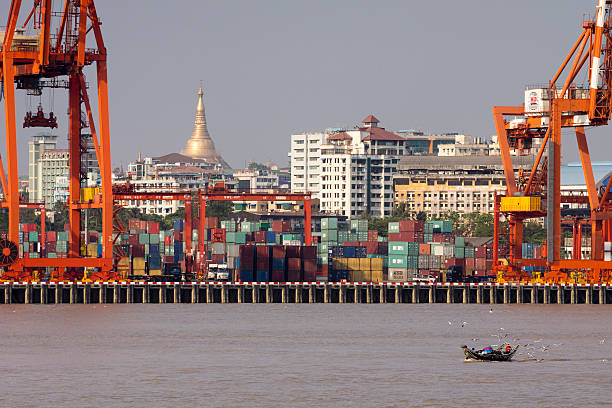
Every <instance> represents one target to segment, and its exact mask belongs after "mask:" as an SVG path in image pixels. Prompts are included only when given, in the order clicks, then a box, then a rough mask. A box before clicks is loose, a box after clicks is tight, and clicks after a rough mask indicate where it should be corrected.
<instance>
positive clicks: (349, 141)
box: [319, 115, 406, 217]
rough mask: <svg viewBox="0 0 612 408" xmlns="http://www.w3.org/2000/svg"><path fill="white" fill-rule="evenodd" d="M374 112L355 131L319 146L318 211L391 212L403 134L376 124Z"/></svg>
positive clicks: (389, 213) (374, 214)
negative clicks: (394, 177) (400, 134)
mask: <svg viewBox="0 0 612 408" xmlns="http://www.w3.org/2000/svg"><path fill="white" fill-rule="evenodd" d="M378 124H379V121H378V119H376V118H375V117H374V116H373V115H370V116H368V117H367V118H365V119H364V120H363V126H362V127H359V128H357V129H356V130H347V131H345V132H340V133H336V134H334V135H332V136H329V137H328V138H327V144H325V145H322V146H321V188H320V194H319V195H320V202H321V211H323V212H327V213H332V214H337V215H344V216H347V217H355V216H359V215H361V214H363V213H369V214H371V215H373V216H375V217H383V216H388V215H391V211H392V210H393V175H394V174H395V173H396V171H397V163H398V161H399V157H400V156H403V155H404V154H405V152H406V151H405V144H404V143H405V140H404V138H403V137H401V136H399V135H397V134H395V133H392V132H389V131H387V130H385V129H384V128H382V127H379V126H378Z"/></svg>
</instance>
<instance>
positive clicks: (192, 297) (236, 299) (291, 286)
mask: <svg viewBox="0 0 612 408" xmlns="http://www.w3.org/2000/svg"><path fill="white" fill-rule="evenodd" d="M405 290H409V291H410V292H409V294H410V295H411V299H410V301H411V303H414V304H418V303H419V302H420V301H421V300H423V301H424V302H425V303H436V302H437V301H440V300H442V301H445V302H446V303H447V304H452V303H454V302H455V295H454V292H455V291H457V290H459V291H460V293H461V295H462V303H464V304H469V303H471V302H473V301H476V303H478V304H484V303H487V294H489V299H488V303H489V304H494V303H496V302H497V299H498V296H499V295H500V291H502V292H501V294H503V303H504V304H508V303H510V302H511V299H512V303H518V304H521V303H530V304H550V303H552V302H556V303H558V304H563V303H565V299H564V298H565V293H566V291H569V295H570V296H569V302H570V303H571V304H579V303H580V304H593V303H598V304H602V305H603V304H606V301H607V291H608V290H609V289H608V286H607V285H595V286H590V285H529V284H505V285H503V287H500V286H498V285H496V284H486V283H485V284H479V285H474V284H460V285H452V284H423V285H421V284H410V285H405V284H401V283H400V284H398V283H367V284H360V283H352V282H351V283H335V282H334V283H331V282H330V283H325V284H321V283H318V284H312V283H308V284H301V283H293V282H287V283H271V284H267V283H263V282H258V283H246V284H244V283H231V282H230V283H224V284H219V283H216V282H215V283H208V282H193V283H190V282H187V283H157V284H152V283H146V282H130V283H111V284H108V283H102V282H79V283H76V282H69V283H66V284H64V283H62V282H33V283H31V282H24V283H6V284H4V288H3V292H0V295H1V294H2V293H3V294H4V303H5V304H10V303H25V304H32V303H36V304H48V303H52V302H55V303H56V304H61V303H63V302H64V294H66V293H67V292H64V291H68V294H69V296H67V297H66V301H68V302H69V303H71V304H75V303H83V304H87V303H91V302H92V301H93V302H99V303H106V302H108V301H111V300H112V303H115V304H117V303H134V302H136V301H138V302H139V303H166V300H167V298H166V296H172V297H173V298H172V300H173V301H174V303H181V302H184V303H194V304H195V303H203V302H204V301H205V302H206V303H214V302H215V301H220V302H221V303H244V302H245V301H246V300H247V299H248V297H247V296H246V295H247V294H248V295H251V299H250V301H252V302H253V303H260V302H262V303H272V302H278V301H280V302H282V303H303V302H308V303H347V302H349V301H350V302H354V303H369V304H371V303H389V302H390V303H403V302H404V291H405ZM421 290H423V291H425V290H427V292H424V293H421ZM151 291H153V293H154V294H157V293H159V296H156V297H155V296H154V297H152V296H151ZM155 291H158V292H155ZM202 291H203V293H204V295H203V296H201V293H202ZM217 291H218V292H217ZM389 291H393V292H392V293H393V296H391V293H389ZM471 291H473V292H471ZM525 291H528V293H525ZM540 291H541V294H542V295H541V296H540ZM279 292H280V298H279V296H278V295H279ZM96 293H98V296H97V297H96ZM111 293H112V299H110V298H109V295H111ZM215 293H220V297H215ZM234 293H236V294H237V295H233V294H234ZM425 293H427V296H426V297H424V298H422V297H421V296H422V295H425ZM230 294H231V295H232V296H230ZM294 294H295V296H293V295H294ZM352 294H354V296H353V297H352V298H351V295H352ZM407 294H408V293H407ZM555 294H556V300H555V298H553V295H555ZM321 295H322V296H321ZM474 295H475V296H474ZM140 296H142V297H140ZM514 296H516V301H514ZM499 299H500V301H501V297H499ZM406 300H408V299H406Z"/></svg>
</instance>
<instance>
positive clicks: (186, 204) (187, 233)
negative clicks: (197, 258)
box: [183, 196, 202, 255]
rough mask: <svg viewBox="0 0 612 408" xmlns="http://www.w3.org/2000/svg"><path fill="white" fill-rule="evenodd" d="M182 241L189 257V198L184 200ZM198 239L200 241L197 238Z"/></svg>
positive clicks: (190, 233) (190, 236) (190, 232)
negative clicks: (183, 240)
mask: <svg viewBox="0 0 612 408" xmlns="http://www.w3.org/2000/svg"><path fill="white" fill-rule="evenodd" d="M183 230H184V237H183V238H184V239H185V253H186V254H187V255H191V239H192V234H193V230H192V228H191V196H189V198H187V199H186V200H185V226H184V228H183ZM198 239H202V238H200V237H199V236H198Z"/></svg>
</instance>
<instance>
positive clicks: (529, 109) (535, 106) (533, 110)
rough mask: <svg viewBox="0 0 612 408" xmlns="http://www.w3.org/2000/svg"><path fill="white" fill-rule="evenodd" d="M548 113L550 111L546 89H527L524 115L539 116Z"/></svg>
mask: <svg viewBox="0 0 612 408" xmlns="http://www.w3.org/2000/svg"><path fill="white" fill-rule="evenodd" d="M548 113H550V99H549V93H548V89H546V88H537V89H527V90H526V91H525V115H527V116H541V115H544V114H548Z"/></svg>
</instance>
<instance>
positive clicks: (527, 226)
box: [523, 221, 546, 245]
mask: <svg viewBox="0 0 612 408" xmlns="http://www.w3.org/2000/svg"><path fill="white" fill-rule="evenodd" d="M523 242H525V243H530V244H540V245H542V244H544V242H546V228H544V226H542V225H541V224H540V223H539V222H536V221H527V222H525V223H524V224H523Z"/></svg>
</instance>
